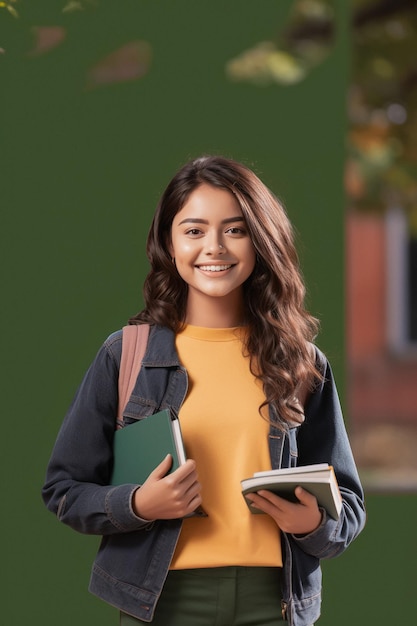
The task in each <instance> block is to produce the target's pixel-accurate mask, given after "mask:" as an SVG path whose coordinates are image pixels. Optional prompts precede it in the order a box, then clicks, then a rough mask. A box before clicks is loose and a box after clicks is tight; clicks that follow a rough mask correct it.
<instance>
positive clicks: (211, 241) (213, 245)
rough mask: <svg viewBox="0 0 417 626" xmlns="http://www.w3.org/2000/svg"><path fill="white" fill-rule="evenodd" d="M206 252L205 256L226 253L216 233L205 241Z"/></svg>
mask: <svg viewBox="0 0 417 626" xmlns="http://www.w3.org/2000/svg"><path fill="white" fill-rule="evenodd" d="M206 252H207V254H216V255H219V254H224V253H225V252H226V247H225V245H224V243H223V241H222V238H221V237H220V236H219V235H218V234H217V233H216V234H214V233H213V235H211V236H210V237H209V238H208V239H207V247H206Z"/></svg>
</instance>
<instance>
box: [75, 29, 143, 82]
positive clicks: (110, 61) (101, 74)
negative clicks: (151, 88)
mask: <svg viewBox="0 0 417 626" xmlns="http://www.w3.org/2000/svg"><path fill="white" fill-rule="evenodd" d="M151 55H152V49H151V46H150V44H149V43H148V42H146V41H138V40H137V41H131V42H129V43H127V44H125V45H124V46H122V47H121V48H118V49H117V50H114V51H113V52H111V53H110V54H108V55H107V56H105V57H103V58H102V59H100V61H98V63H96V64H95V65H93V66H92V67H91V68H90V70H89V71H88V74H87V85H86V87H87V89H96V88H97V87H101V86H103V85H110V84H112V83H123V82H128V81H133V80H138V79H139V78H142V77H143V76H145V74H147V72H148V70H149V67H150V62H151Z"/></svg>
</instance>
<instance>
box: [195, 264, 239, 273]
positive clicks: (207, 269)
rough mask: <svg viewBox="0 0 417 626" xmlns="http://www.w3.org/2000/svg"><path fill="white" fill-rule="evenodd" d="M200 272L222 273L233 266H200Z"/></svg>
mask: <svg viewBox="0 0 417 626" xmlns="http://www.w3.org/2000/svg"><path fill="white" fill-rule="evenodd" d="M199 267H200V270H203V271H204V272H222V271H224V270H228V269H230V268H231V267H232V266H231V265H200V266H199Z"/></svg>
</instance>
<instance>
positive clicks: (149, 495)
mask: <svg viewBox="0 0 417 626" xmlns="http://www.w3.org/2000/svg"><path fill="white" fill-rule="evenodd" d="M171 465H172V457H171V455H170V454H168V455H167V456H166V457H165V459H164V460H163V461H162V463H160V464H159V465H158V466H157V467H156V468H155V469H154V470H153V472H151V473H150V474H149V476H148V478H147V479H146V480H145V482H144V483H143V485H141V486H140V487H139V488H138V489H137V490H136V491H135V493H134V494H133V502H132V504H133V510H134V512H135V514H136V515H137V516H138V517H141V518H142V519H146V520H156V519H176V518H181V517H185V516H186V515H189V514H190V513H192V512H193V511H194V510H195V509H196V508H197V507H198V506H199V505H200V504H201V502H202V499H201V495H200V490H201V485H200V483H199V482H198V476H197V469H196V463H195V461H193V460H192V459H188V460H187V461H186V462H185V463H184V464H183V465H181V466H180V467H179V468H178V469H176V470H175V472H172V474H168V472H169V469H170V467H171Z"/></svg>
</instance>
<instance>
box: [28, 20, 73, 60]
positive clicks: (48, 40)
mask: <svg viewBox="0 0 417 626" xmlns="http://www.w3.org/2000/svg"><path fill="white" fill-rule="evenodd" d="M32 30H33V34H34V37H35V44H34V47H33V49H32V50H31V51H30V52H29V53H28V54H29V56H31V57H35V56H40V55H42V54H45V53H46V52H49V51H50V50H53V49H54V48H56V47H57V46H59V45H60V44H61V43H62V42H63V41H64V40H65V37H66V30H65V28H63V27H62V26H34V27H33V29H32Z"/></svg>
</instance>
